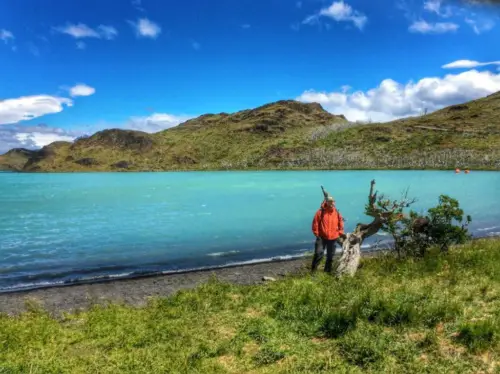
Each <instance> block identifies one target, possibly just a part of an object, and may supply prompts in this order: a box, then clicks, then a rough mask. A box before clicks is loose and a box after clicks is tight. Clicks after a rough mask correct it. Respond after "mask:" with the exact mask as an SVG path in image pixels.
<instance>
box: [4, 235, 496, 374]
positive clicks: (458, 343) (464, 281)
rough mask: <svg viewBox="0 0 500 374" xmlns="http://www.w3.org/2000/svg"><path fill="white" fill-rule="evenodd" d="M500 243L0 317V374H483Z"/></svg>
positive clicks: (491, 352)
mask: <svg viewBox="0 0 500 374" xmlns="http://www.w3.org/2000/svg"><path fill="white" fill-rule="evenodd" d="M499 360H500V241H499V240H493V239H491V240H485V239H483V240H475V241H472V242H469V243H468V244H466V245H463V246H454V247H451V248H450V250H449V251H448V252H447V253H446V252H445V253H443V252H441V251H439V250H431V251H428V252H426V254H425V255H424V257H422V258H415V257H406V258H405V259H399V260H398V259H397V258H396V257H394V256H392V255H381V256H378V257H373V258H365V259H363V260H362V262H361V266H360V268H359V270H358V272H357V273H356V275H355V276H354V277H342V278H340V279H337V278H335V277H332V276H329V275H325V274H324V273H322V272H318V273H316V274H314V275H311V274H309V272H308V271H304V272H300V273H299V274H293V275H289V276H286V277H285V278H284V279H283V280H279V281H276V282H270V283H266V284H264V285H254V286H236V285H232V284H228V283H222V282H220V281H218V280H217V279H215V278H214V279H212V281H210V282H209V283H207V284H204V285H202V286H200V287H198V288H197V289H195V290H189V291H182V292H179V293H177V294H176V295H175V296H173V297H169V298H156V299H152V300H150V302H149V303H148V305H147V306H146V307H140V308H134V307H131V306H126V305H118V304H112V305H109V306H96V307H94V308H93V309H91V310H90V311H86V312H80V313H75V314H65V315H63V316H62V317H52V316H50V315H48V314H47V313H45V312H44V311H43V310H41V309H39V308H38V307H36V305H33V306H32V307H31V309H30V311H29V312H27V313H25V314H22V315H20V316H18V317H9V316H6V315H4V316H0V373H90V372H96V373H117V372H121V373H134V374H136V373H165V372H168V373H318V372H335V373H348V372H349V373H358V372H359V373H361V372H373V373H376V372H378V373H389V372H392V373H394V372H399V373H445V372H448V373H449V372H455V373H494V372H498V368H499V367H498V364H499Z"/></svg>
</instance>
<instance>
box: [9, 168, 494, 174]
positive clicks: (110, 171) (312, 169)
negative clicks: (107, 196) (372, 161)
mask: <svg viewBox="0 0 500 374" xmlns="http://www.w3.org/2000/svg"><path fill="white" fill-rule="evenodd" d="M468 170H470V174H473V173H474V172H500V168H499V169H494V168H473V169H472V168H471V169H468ZM266 171H267V172H276V171H281V172H291V171H303V172H308V171H339V172H340V171H399V172H401V171H443V172H444V171H448V172H452V173H455V168H442V169H439V168H420V169H412V168H400V169H385V168H352V169H325V168H287V169H284V168H267V169H252V168H247V169H166V170H66V171H62V170H53V171H50V170H41V171H24V170H0V173H2V172H3V173H17V174H85V173H95V174H100V173H102V174H105V173H113V174H129V173H130V174H131V173H188V172H195V173H200V172H205V173H213V172H241V173H244V172H266ZM459 174H465V173H464V172H463V170H461V171H460V173H459Z"/></svg>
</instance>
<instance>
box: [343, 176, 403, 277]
mask: <svg viewBox="0 0 500 374" xmlns="http://www.w3.org/2000/svg"><path fill="white" fill-rule="evenodd" d="M374 187H375V180H372V181H371V183H370V194H369V195H368V205H367V206H366V210H365V213H366V214H367V215H368V216H371V217H373V221H372V222H370V223H368V224H363V223H358V225H357V226H356V228H355V229H354V231H353V232H352V233H348V234H346V235H345V236H344V237H342V238H340V240H339V241H340V243H341V244H342V250H343V252H342V256H341V257H340V260H339V263H338V266H337V269H336V275H337V276H343V275H349V276H353V275H354V274H355V273H356V270H357V269H358V266H359V262H360V260H361V245H362V244H363V241H364V240H365V239H366V238H368V237H370V236H372V235H375V234H376V233H377V232H378V231H379V230H380V229H381V228H382V227H383V226H384V225H385V224H387V223H388V222H389V220H391V219H398V214H397V213H396V211H397V210H399V211H400V210H401V209H402V208H403V207H406V206H409V205H410V204H411V203H412V202H413V201H407V200H406V197H405V198H404V199H402V200H401V201H400V202H397V201H394V202H391V201H389V200H384V199H383V197H380V198H379V201H378V205H377V192H374Z"/></svg>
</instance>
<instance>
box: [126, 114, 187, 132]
mask: <svg viewBox="0 0 500 374" xmlns="http://www.w3.org/2000/svg"><path fill="white" fill-rule="evenodd" d="M191 118H193V117H192V116H184V115H182V116H176V115H173V114H166V113H153V114H151V115H150V116H147V117H132V118H130V120H129V121H128V122H127V123H126V124H125V128H128V129H131V130H139V131H145V132H149V133H154V132H158V131H161V130H165V129H168V128H171V127H175V126H177V125H179V124H180V123H182V122H185V121H187V120H189V119H191Z"/></svg>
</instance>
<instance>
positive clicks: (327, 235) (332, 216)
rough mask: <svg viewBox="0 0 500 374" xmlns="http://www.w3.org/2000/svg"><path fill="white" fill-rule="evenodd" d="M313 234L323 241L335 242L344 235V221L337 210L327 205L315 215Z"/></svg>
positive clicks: (322, 206)
mask: <svg viewBox="0 0 500 374" xmlns="http://www.w3.org/2000/svg"><path fill="white" fill-rule="evenodd" d="M312 232H313V233H314V235H315V236H319V237H321V238H322V239H328V240H335V239H337V238H338V237H339V236H340V235H342V234H343V233H344V220H343V218H342V216H341V215H340V213H339V211H338V210H337V209H335V208H333V209H329V208H328V207H327V206H326V204H325V203H323V204H322V205H321V209H318V211H317V212H316V214H315V215H314V219H313V222H312Z"/></svg>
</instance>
